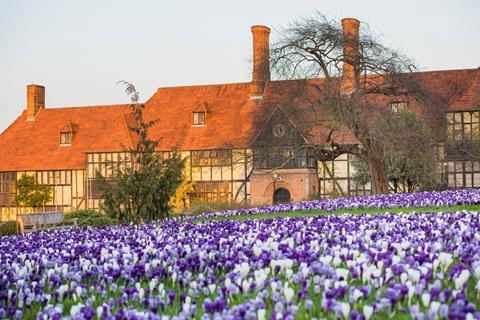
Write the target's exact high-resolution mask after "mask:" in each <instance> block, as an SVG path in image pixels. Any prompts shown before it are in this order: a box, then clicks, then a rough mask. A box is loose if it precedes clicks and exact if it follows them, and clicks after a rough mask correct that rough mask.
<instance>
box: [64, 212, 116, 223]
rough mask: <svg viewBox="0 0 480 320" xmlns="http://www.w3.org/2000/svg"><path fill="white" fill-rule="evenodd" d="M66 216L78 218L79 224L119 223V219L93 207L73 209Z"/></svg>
mask: <svg viewBox="0 0 480 320" xmlns="http://www.w3.org/2000/svg"><path fill="white" fill-rule="evenodd" d="M65 218H67V219H77V224H78V225H79V226H93V227H98V226H106V225H111V224H115V223H117V220H115V219H113V218H111V217H109V216H107V215H105V214H102V213H100V212H98V211H95V210H91V209H87V210H76V211H72V212H70V213H68V214H66V215H65Z"/></svg>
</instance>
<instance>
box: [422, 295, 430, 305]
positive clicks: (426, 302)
mask: <svg viewBox="0 0 480 320" xmlns="http://www.w3.org/2000/svg"><path fill="white" fill-rule="evenodd" d="M422 303H423V306H424V307H425V308H428V306H429V305H430V293H424V294H422Z"/></svg>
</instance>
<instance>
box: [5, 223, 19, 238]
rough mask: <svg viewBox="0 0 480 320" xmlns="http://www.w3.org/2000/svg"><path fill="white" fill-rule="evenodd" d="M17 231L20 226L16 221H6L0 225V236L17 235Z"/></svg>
mask: <svg viewBox="0 0 480 320" xmlns="http://www.w3.org/2000/svg"><path fill="white" fill-rule="evenodd" d="M17 230H20V224H18V223H17V222H16V221H6V222H3V223H1V224H0V236H10V235H12V234H17Z"/></svg>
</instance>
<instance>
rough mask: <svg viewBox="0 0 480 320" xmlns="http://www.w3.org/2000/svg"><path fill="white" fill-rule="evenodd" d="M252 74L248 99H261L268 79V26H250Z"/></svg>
mask: <svg viewBox="0 0 480 320" xmlns="http://www.w3.org/2000/svg"><path fill="white" fill-rule="evenodd" d="M251 29H252V35H253V75H252V84H251V89H250V99H262V98H263V91H264V90H265V85H266V83H267V81H270V43H269V35H270V28H269V27H265V26H252V28H251Z"/></svg>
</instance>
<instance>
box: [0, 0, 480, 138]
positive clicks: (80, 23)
mask: <svg viewBox="0 0 480 320" xmlns="http://www.w3.org/2000/svg"><path fill="white" fill-rule="evenodd" d="M313 9H317V10H319V11H321V12H323V13H324V14H326V15H327V16H330V17H333V18H339V19H340V18H342V17H347V16H350V17H356V18H358V19H360V20H362V21H365V22H367V23H369V25H370V27H371V28H372V29H373V30H375V31H377V32H378V33H381V34H383V35H384V39H385V42H386V43H387V44H389V45H392V46H393V47H396V48H399V49H401V50H402V51H403V52H404V53H406V54H407V55H408V56H410V57H411V58H413V59H414V60H415V61H416V62H417V63H418V65H419V66H420V67H421V69H422V70H440V69H441V70H444V69H461V68H476V67H479V66H480V41H479V36H478V30H480V18H479V14H480V1H478V0H456V1H453V0H452V1H445V0H444V1H434V0H425V1H421V0H402V1H400V0H399V1H393V0H392V1H386V0H385V1H379V0H362V1H358V0H351V1H346V0H345V1H339V0H337V1H333V0H332V1H327V0H316V1H310V0H291V1H286V0H268V1H267V0H262V1H260V0H238V1H237V0H235V1H234V0H229V1H227V0H203V1H200V0H196V1H193V0H191V1H187V0H184V1H180V0H179V1H173V0H168V1H167V0H165V1H162V0H157V1H153V0H152V1H143V0H138V1H132V0H129V1H123V0H109V1H106V0H81V1H80V0H78V1H73V0H72V1H60V0H36V1H35V0H29V1H27V0H0V101H1V109H0V132H1V131H3V130H4V129H5V128H6V127H7V126H8V125H9V124H10V123H11V122H12V121H13V120H14V119H15V118H16V117H17V116H18V115H19V114H20V112H21V110H23V109H24V108H25V105H26V85H27V84H29V83H32V82H34V83H37V84H42V85H44V86H45V87H46V105H47V108H48V107H63V106H82V105H99V104H114V103H125V102H127V99H126V98H125V96H124V94H123V91H122V89H121V88H119V87H115V83H116V82H117V81H118V80H122V79H123V80H127V81H130V82H132V83H134V84H135V85H136V86H137V89H138V90H139V91H140V93H141V99H142V100H147V99H148V98H149V97H150V96H151V95H152V94H153V93H154V92H155V90H156V88H158V87H162V86H174V85H190V84H209V83H223V82H243V81H249V80H250V66H249V65H248V63H247V60H248V58H249V56H250V52H251V42H252V41H251V34H250V26H251V25H253V24H264V25H268V26H270V27H279V26H282V25H285V24H287V23H288V22H289V21H291V20H293V19H295V18H297V17H299V16H305V15H308V14H309V13H310V12H311V11H312V10H313Z"/></svg>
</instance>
